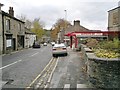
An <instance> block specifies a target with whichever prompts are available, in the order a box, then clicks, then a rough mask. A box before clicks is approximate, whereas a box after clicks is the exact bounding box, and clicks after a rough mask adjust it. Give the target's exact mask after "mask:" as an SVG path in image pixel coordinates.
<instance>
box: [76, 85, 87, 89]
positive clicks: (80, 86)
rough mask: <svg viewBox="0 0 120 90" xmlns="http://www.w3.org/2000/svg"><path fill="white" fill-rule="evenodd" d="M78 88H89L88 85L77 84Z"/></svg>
mask: <svg viewBox="0 0 120 90" xmlns="http://www.w3.org/2000/svg"><path fill="white" fill-rule="evenodd" d="M77 88H78V89H79V88H87V86H86V85H85V84H77Z"/></svg>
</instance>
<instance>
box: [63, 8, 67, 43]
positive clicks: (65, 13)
mask: <svg viewBox="0 0 120 90" xmlns="http://www.w3.org/2000/svg"><path fill="white" fill-rule="evenodd" d="M64 11H65V28H64V33H63V34H65V30H66V28H67V27H66V26H67V25H66V24H67V10H64ZM64 41H65V44H67V42H66V36H64Z"/></svg>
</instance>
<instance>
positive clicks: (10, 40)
mask: <svg viewBox="0 0 120 90" xmlns="http://www.w3.org/2000/svg"><path fill="white" fill-rule="evenodd" d="M1 15H2V21H1V20H0V23H1V24H2V29H1V30H2V33H3V34H2V37H3V42H2V44H3V45H2V46H3V49H2V52H3V53H9V52H12V51H15V50H19V49H22V48H24V47H25V39H24V38H25V28H24V27H25V22H23V21H21V20H19V19H17V18H15V17H14V10H13V7H9V13H6V12H4V11H1ZM0 18H1V17H0Z"/></svg>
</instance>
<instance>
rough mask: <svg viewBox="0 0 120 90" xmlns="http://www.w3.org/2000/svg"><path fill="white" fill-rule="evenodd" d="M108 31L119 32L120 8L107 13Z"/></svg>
mask: <svg viewBox="0 0 120 90" xmlns="http://www.w3.org/2000/svg"><path fill="white" fill-rule="evenodd" d="M108 31H120V6H118V7H117V8H114V9H111V10H109V11H108Z"/></svg>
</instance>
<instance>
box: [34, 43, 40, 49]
mask: <svg viewBox="0 0 120 90" xmlns="http://www.w3.org/2000/svg"><path fill="white" fill-rule="evenodd" d="M32 47H33V48H41V46H40V44H39V43H38V42H34V43H33V46H32Z"/></svg>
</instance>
